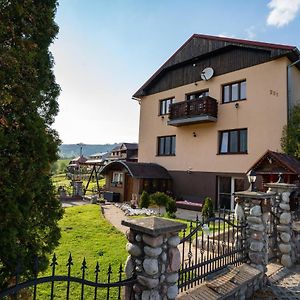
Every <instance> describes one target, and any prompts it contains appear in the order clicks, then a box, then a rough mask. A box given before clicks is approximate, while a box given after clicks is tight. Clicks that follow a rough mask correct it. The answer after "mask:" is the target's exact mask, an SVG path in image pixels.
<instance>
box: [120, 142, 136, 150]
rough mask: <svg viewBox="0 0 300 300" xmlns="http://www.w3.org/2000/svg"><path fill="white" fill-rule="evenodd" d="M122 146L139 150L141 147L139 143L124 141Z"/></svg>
mask: <svg viewBox="0 0 300 300" xmlns="http://www.w3.org/2000/svg"><path fill="white" fill-rule="evenodd" d="M120 148H122V149H123V148H126V150H137V149H138V148H139V144H137V143H123V144H122V145H121V146H120Z"/></svg>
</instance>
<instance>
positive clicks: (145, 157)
mask: <svg viewBox="0 0 300 300" xmlns="http://www.w3.org/2000/svg"><path fill="white" fill-rule="evenodd" d="M289 63H290V61H289V60H288V59H287V58H286V57H283V58H279V59H276V60H272V61H269V62H266V63H262V64H258V65H255V66H252V67H248V68H244V69H241V70H238V71H234V72H230V73H226V74H224V75H220V76H215V77H212V78H211V79H210V80H208V81H198V82H196V83H192V84H188V85H184V86H180V87H177V88H173V89H169V90H166V91H163V92H160V93H156V94H152V95H148V96H145V97H142V100H141V110H140V129H139V162H155V163H158V164H160V165H162V166H163V167H165V168H167V169H168V170H170V171H187V170H191V171H200V172H218V173H219V172H224V173H245V172H246V171H247V170H248V169H249V166H251V165H252V164H253V163H254V162H255V161H256V160H257V159H258V158H259V157H260V156H261V155H262V154H263V153H264V152H265V151H266V150H267V149H270V150H274V151H281V146H280V138H281V134H282V128H283V126H284V125H285V124H286V123H287V65H288V64H289ZM292 74H293V76H292V78H293V79H292V80H293V84H292V86H293V99H294V100H293V102H295V101H296V100H298V101H299V98H300V96H299V95H300V71H299V70H298V69H296V68H293V70H292ZM240 80H246V83H247V92H246V95H247V99H246V100H242V101H238V102H231V103H226V104H222V101H221V99H222V85H223V84H227V83H231V82H235V81H240ZM206 89H209V95H210V96H211V97H213V98H215V99H217V101H218V118H217V121H216V122H212V123H201V124H192V125H185V126H181V127H174V126H170V125H167V121H168V115H165V116H159V101H160V100H162V99H166V98H173V97H174V98H175V102H179V101H184V100H185V99H186V94H189V93H192V92H196V91H200V90H206ZM236 104H238V107H236ZM242 128H247V129H248V154H218V147H219V145H218V144H219V138H218V132H219V131H222V130H230V129H242ZM194 133H195V134H194ZM167 135H176V155H175V156H157V137H159V136H167ZM194 135H196V137H194Z"/></svg>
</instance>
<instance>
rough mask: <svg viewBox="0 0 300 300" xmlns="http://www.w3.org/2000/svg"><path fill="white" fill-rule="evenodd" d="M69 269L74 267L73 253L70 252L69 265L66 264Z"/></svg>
mask: <svg viewBox="0 0 300 300" xmlns="http://www.w3.org/2000/svg"><path fill="white" fill-rule="evenodd" d="M66 266H67V267H70V268H71V266H73V258H72V255H71V252H70V255H69V258H68V263H67V264H66Z"/></svg>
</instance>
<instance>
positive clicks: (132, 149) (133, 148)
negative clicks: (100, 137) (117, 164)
mask: <svg viewBox="0 0 300 300" xmlns="http://www.w3.org/2000/svg"><path fill="white" fill-rule="evenodd" d="M138 148H139V146H138V144H137V143H122V144H120V145H118V146H116V147H115V148H113V149H112V150H111V152H110V154H109V155H108V157H107V159H108V161H109V162H111V161H116V160H125V161H137V160H138Z"/></svg>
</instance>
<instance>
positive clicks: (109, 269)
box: [107, 264, 112, 275]
mask: <svg viewBox="0 0 300 300" xmlns="http://www.w3.org/2000/svg"><path fill="white" fill-rule="evenodd" d="M111 273H112V269H111V264H109V266H108V270H107V275H110V274H111Z"/></svg>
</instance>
